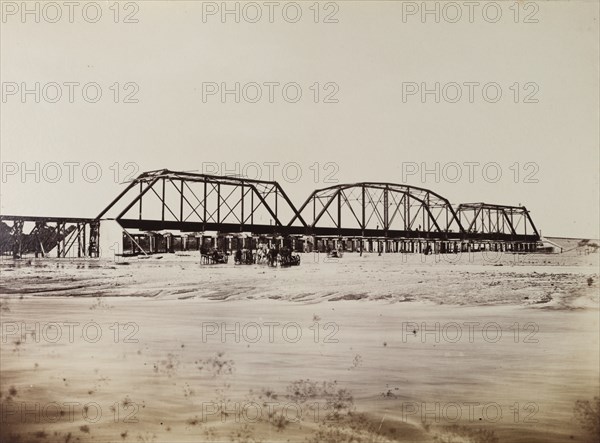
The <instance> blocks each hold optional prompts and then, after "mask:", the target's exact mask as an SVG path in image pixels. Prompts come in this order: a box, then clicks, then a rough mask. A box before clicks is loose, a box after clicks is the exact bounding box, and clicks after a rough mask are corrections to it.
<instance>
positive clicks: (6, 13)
mask: <svg viewBox="0 0 600 443" xmlns="http://www.w3.org/2000/svg"><path fill="white" fill-rule="evenodd" d="M75 3H76V5H75V6H74V7H73V9H72V10H70V9H69V8H70V6H68V5H65V4H64V2H55V3H54V4H53V5H52V6H48V4H47V3H43V2H27V3H25V5H26V7H27V8H29V12H27V11H25V12H26V13H25V15H23V12H24V11H23V10H22V8H23V3H21V2H4V1H3V2H2V3H1V9H2V20H1V21H0V27H1V29H0V80H1V84H2V101H1V103H0V161H1V166H2V178H1V180H0V187H1V188H0V213H1V214H11V215H14V214H22V215H46V216H73V217H77V216H79V217H94V216H96V215H97V214H98V213H100V211H101V210H102V209H103V208H104V207H105V206H106V205H107V204H108V203H109V202H110V201H111V200H112V199H113V198H114V197H115V196H116V195H117V194H118V193H119V192H120V190H121V189H123V188H124V186H125V184H124V183H126V182H127V181H128V180H131V179H132V178H133V177H135V175H137V174H139V173H141V172H142V171H145V170H153V169H162V168H167V169H171V170H185V171H197V172H211V173H216V174H220V173H222V174H242V173H246V175H248V176H250V177H252V178H263V179H274V180H276V181H278V182H280V183H281V185H282V186H283V188H284V189H285V190H286V192H287V193H288V195H289V196H290V198H291V199H292V200H293V201H294V203H295V204H296V206H297V207H299V206H300V205H301V204H302V202H303V201H304V200H305V199H306V198H307V197H308V195H309V194H310V193H311V192H312V191H313V190H314V189H317V188H323V187H327V186H331V185H332V184H336V183H349V182H361V181H384V182H393V183H403V184H409V185H414V186H420V187H425V188H429V189H432V190H433V191H435V192H437V193H439V194H441V195H443V196H444V197H446V198H448V199H449V200H450V201H451V202H452V203H453V204H459V203H463V202H479V201H485V202H490V203H499V204H507V205H518V204H521V205H524V206H526V207H527V208H528V209H529V210H530V211H531V215H532V218H533V220H534V222H535V223H536V225H537V227H538V229H540V230H541V231H542V234H544V235H547V236H566V237H585V238H598V237H599V236H600V234H599V232H598V231H599V226H600V223H599V205H600V204H599V201H600V195H599V182H598V177H599V169H600V168H599V167H600V157H599V86H598V76H599V59H598V56H599V32H598V31H599V27H598V18H599V13H598V4H597V2H591V1H573V2H562V1H560V2H559V1H548V2H512V1H511V2H497V3H494V2H475V6H474V7H473V8H474V9H473V10H470V9H469V7H468V6H467V5H465V4H464V2H455V3H453V5H455V6H450V7H449V6H447V4H445V3H442V2H427V3H423V2H392V1H386V2H377V1H369V2H362V1H350V2H320V3H315V2H312V1H310V2H297V3H294V2H274V3H272V4H269V3H268V2H250V3H248V2H227V3H222V2H196V1H168V2H167V1H139V2H120V3H116V2H112V1H111V2H75ZM492 3H493V4H492ZM425 7H427V8H430V10H431V11H433V12H430V13H426V14H425V15H423V14H422V13H423V12H424V11H423V8H425ZM223 8H227V9H228V10H229V11H234V12H230V13H226V14H225V15H223V14H222V13H223ZM236 8H237V11H239V12H235V11H236ZM271 8H272V9H271ZM435 8H438V9H437V11H438V13H437V15H436V12H435V11H436V9H435ZM99 12H100V14H101V15H98V13H99ZM299 13H300V14H301V15H298V14H299ZM259 14H260V15H259ZM236 84H238V86H236ZM236 88H237V89H236ZM28 91H29V92H28ZM427 91H429V92H427ZM223 92H225V94H223ZM99 93H101V95H98V94H99ZM299 94H301V95H299ZM499 94H501V95H499Z"/></svg>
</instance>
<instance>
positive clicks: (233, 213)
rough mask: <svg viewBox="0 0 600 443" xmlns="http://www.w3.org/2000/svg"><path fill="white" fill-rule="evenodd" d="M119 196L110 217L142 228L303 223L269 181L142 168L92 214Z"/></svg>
mask: <svg viewBox="0 0 600 443" xmlns="http://www.w3.org/2000/svg"><path fill="white" fill-rule="evenodd" d="M136 189H137V191H136ZM133 192H135V194H134V195H133V197H132V198H130V197H128V194H132V193H133ZM122 202H126V203H127V204H126V206H125V207H124V209H122V210H121V212H120V213H119V214H118V215H117V216H116V218H115V219H116V220H117V221H118V222H119V223H120V224H121V226H123V227H129V228H136V229H141V230H162V229H177V230H180V231H207V230H217V231H230V232H240V231H252V232H264V233H275V232H284V233H287V232H288V231H289V229H288V228H287V223H285V222H286V220H288V219H289V217H294V218H297V219H298V221H299V223H300V225H299V226H296V229H297V230H299V231H303V230H304V229H305V228H306V227H307V225H306V222H305V221H304V219H303V218H302V217H301V216H299V214H298V211H297V209H296V208H295V207H294V205H293V203H292V202H291V201H290V199H289V198H288V196H287V194H286V193H285V191H284V190H283V189H282V188H281V186H280V185H279V184H278V183H277V182H274V181H265V180H253V179H246V178H239V177H227V176H215V175H207V174H197V173H191V172H177V171H169V170H167V169H163V170H159V171H150V172H144V173H142V174H141V175H139V176H138V177H137V178H136V179H135V180H133V181H132V182H131V183H130V184H129V185H128V186H127V188H126V189H125V190H124V191H123V192H122V193H121V194H119V195H118V196H117V198H115V200H113V201H112V202H111V203H110V204H109V205H108V206H107V207H106V208H105V209H104V210H103V211H102V212H101V213H100V214H99V215H98V217H97V218H98V219H100V218H101V217H103V216H104V215H105V214H106V213H107V212H108V211H109V210H111V209H112V208H113V207H114V206H115V205H117V204H119V203H122Z"/></svg>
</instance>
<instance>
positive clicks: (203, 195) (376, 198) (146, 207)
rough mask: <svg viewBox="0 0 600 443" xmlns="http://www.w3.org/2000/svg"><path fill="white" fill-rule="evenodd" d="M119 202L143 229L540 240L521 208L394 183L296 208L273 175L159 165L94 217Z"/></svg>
mask: <svg viewBox="0 0 600 443" xmlns="http://www.w3.org/2000/svg"><path fill="white" fill-rule="evenodd" d="M132 193H133V195H132V196H130V197H126V196H127V195H128V194H132ZM123 203H126V205H125V207H124V208H123V209H122V211H121V212H120V213H119V214H118V215H117V216H116V218H115V219H116V220H117V221H118V222H119V224H121V226H123V227H124V228H132V229H139V230H143V231H144V230H155V231H158V230H163V229H170V230H179V231H182V232H201V231H219V232H229V233H235V232H251V233H254V234H280V235H312V236H342V237H387V238H425V239H434V240H435V239H437V240H493V241H527V242H535V241H537V240H539V235H538V232H537V230H536V228H535V225H534V224H533V221H532V220H531V217H530V216H529V212H528V211H527V209H526V208H525V207H522V206H520V207H512V206H501V205H491V204H484V203H477V204H469V205H459V206H458V207H457V209H455V208H454V207H453V206H452V205H451V204H450V202H449V201H448V200H447V199H446V198H444V197H442V196H441V195H440V194H437V193H435V192H433V191H431V190H429V189H425V188H419V187H416V186H407V185H400V184H395V183H376V182H364V183H354V184H342V185H336V186H331V187H328V188H324V189H319V190H316V191H314V192H313V193H312V194H311V195H310V196H309V197H308V199H307V200H306V201H305V202H304V204H302V206H300V208H299V209H296V207H295V206H294V204H293V203H292V202H291V200H290V199H289V198H288V196H287V194H286V193H285V191H284V190H283V188H282V187H281V186H280V185H279V184H278V183H277V182H274V181H264V180H251V179H245V178H238V177H227V176H215V175H205V174H196V173H191V172H176V171H169V170H167V169H163V170H158V171H150V172H145V173H143V174H141V175H140V176H139V177H137V178H136V179H135V180H133V181H132V182H131V183H130V184H129V185H128V186H127V188H126V189H125V190H123V192H122V193H121V194H120V195H118V196H117V197H116V198H115V199H114V200H113V201H112V202H111V203H110V204H109V205H108V206H107V207H106V208H105V209H104V210H103V211H102V212H101V213H100V214H99V215H98V217H97V218H98V219H100V218H102V217H103V216H104V215H105V214H106V213H107V212H108V211H109V210H111V209H112V208H113V207H115V206H116V205H117V204H123ZM473 208H475V215H474V216H473V215H472V212H473ZM484 214H485V215H486V216H487V219H485V220H483V219H482V217H484ZM500 215H501V216H502V218H501V220H502V221H501V223H500V222H498V220H499V217H500ZM497 219H498V220H497ZM481 220H483V221H481ZM494 220H496V222H494Z"/></svg>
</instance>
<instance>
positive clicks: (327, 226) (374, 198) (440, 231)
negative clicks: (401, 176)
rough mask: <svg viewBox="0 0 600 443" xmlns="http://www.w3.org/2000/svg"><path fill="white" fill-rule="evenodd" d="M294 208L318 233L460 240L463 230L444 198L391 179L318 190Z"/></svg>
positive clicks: (312, 229)
mask: <svg viewBox="0 0 600 443" xmlns="http://www.w3.org/2000/svg"><path fill="white" fill-rule="evenodd" d="M298 212H299V216H301V215H302V216H304V218H305V219H306V220H312V223H311V224H310V225H309V226H310V229H311V231H314V232H319V233H320V234H323V235H326V234H330V235H336V234H339V235H347V236H351V235H356V236H375V237H376V236H382V237H383V236H385V237H398V238H399V237H406V238H417V237H426V238H427V237H431V238H460V237H461V236H462V235H463V234H464V229H463V227H462V225H461V223H460V220H459V219H458V217H457V215H456V213H455V211H454V209H453V207H452V205H451V204H450V202H449V201H448V200H447V199H445V198H444V197H442V196H441V195H439V194H437V193H435V192H433V191H430V190H428V189H424V188H419V187H415V186H407V185H400V184H395V183H378V182H363V183H353V184H343V185H336V186H331V187H328V188H324V189H319V190H316V191H314V192H313V193H312V194H311V195H310V197H309V198H308V199H307V200H306V201H305V202H304V204H303V205H302V206H301V207H300V209H299V211H298ZM294 221H295V219H292V221H291V222H290V224H291V223H293V222H294Z"/></svg>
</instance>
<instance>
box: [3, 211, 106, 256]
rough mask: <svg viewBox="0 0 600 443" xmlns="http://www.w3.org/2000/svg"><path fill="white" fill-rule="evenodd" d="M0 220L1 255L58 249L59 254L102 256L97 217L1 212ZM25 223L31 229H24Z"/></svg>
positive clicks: (40, 253)
mask: <svg viewBox="0 0 600 443" xmlns="http://www.w3.org/2000/svg"><path fill="white" fill-rule="evenodd" d="M11 223H12V227H10V228H9V229H8V230H6V229H5V227H6V226H8V224H11ZM0 224H1V226H2V230H1V231H0V254H1V255H5V254H7V253H11V254H12V255H13V257H15V258H18V257H21V256H22V255H23V254H30V253H31V254H35V255H36V256H38V255H41V256H42V257H44V256H46V255H48V253H50V252H51V251H53V250H55V251H56V256H57V257H58V258H66V257H98V256H99V247H98V242H99V235H100V230H99V221H98V220H96V219H91V218H71V217H38V216H23V215H0ZM26 225H29V226H31V229H29V228H27V229H25V227H26ZM88 240H89V243H88Z"/></svg>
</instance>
